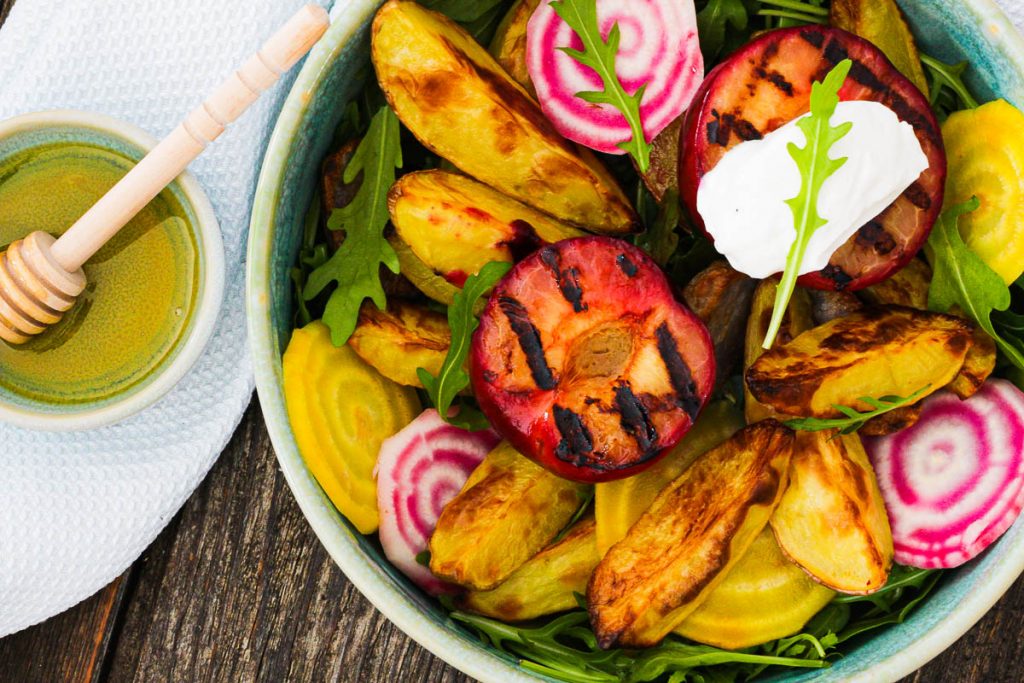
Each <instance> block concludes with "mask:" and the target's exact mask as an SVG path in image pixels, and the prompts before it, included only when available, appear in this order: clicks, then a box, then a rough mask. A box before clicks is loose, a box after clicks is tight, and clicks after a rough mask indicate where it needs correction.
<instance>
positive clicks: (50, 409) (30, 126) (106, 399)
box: [0, 110, 224, 431]
mask: <svg viewBox="0 0 1024 683" xmlns="http://www.w3.org/2000/svg"><path fill="white" fill-rule="evenodd" d="M156 143H157V140H156V138H154V137H153V136H152V135H150V134H149V133H147V132H145V131H144V130H142V129H141V128H138V127H137V126H134V125H132V124H129V123H126V122H124V121H119V120H117V119H114V118H112V117H109V116H105V115H102V114H96V113H93V112H83V111H72V110H55V111H42V112H36V113H31V114H24V115H21V116H16V117H14V118H11V119H7V120H6V121H2V122H0V163H2V162H3V161H4V160H8V159H11V160H14V159H21V158H26V159H32V158H33V157H32V156H31V155H32V154H37V153H40V151H41V150H47V149H53V148H54V147H53V146H58V147H57V149H60V148H61V147H64V146H71V145H75V146H80V148H81V149H89V148H92V149H98V150H102V151H101V152H100V153H101V154H102V153H112V155H113V156H112V157H111V158H116V159H119V160H127V163H130V162H133V161H138V160H139V159H141V158H142V157H143V156H145V154H146V153H147V152H148V151H149V150H150V149H152V148H153V147H154V146H155V145H156ZM26 155H28V156H26ZM97 158H99V157H97ZM12 163H21V162H14V161H12ZM26 163H29V164H30V163H32V162H26ZM61 163H64V160H63V159H62V160H61ZM121 163H122V162H121V161H119V162H118V167H119V168H120V164H121ZM19 168H20V167H19ZM77 172H81V171H77ZM119 172H123V171H119ZM5 179H6V178H5ZM5 179H0V182H3V180H5ZM80 182H81V181H80ZM111 182H113V181H111ZM161 197H168V198H169V199H168V201H167V202H166V203H168V204H170V202H173V204H174V205H176V206H177V207H180V213H178V214H175V215H180V216H182V217H183V218H185V219H186V222H187V224H188V226H189V229H188V230H185V231H181V232H182V235H179V234H178V232H179V231H177V230H171V229H168V230H167V234H169V235H170V234H173V235H174V236H175V238H174V239H175V240H177V241H176V243H178V244H181V245H182V246H181V248H180V249H179V250H178V251H177V252H174V253H176V254H178V256H179V257H182V258H183V257H184V254H185V253H186V252H187V253H188V254H189V255H194V265H190V266H189V270H190V274H191V282H188V283H187V285H185V286H187V287H190V288H191V297H190V299H189V300H190V302H191V310H190V311H184V312H183V311H181V310H178V311H169V310H152V311H149V312H146V315H147V316H149V317H150V318H151V319H157V320H164V319H170V317H171V316H174V315H179V316H184V315H187V316H188V318H187V321H186V322H185V324H184V325H183V326H180V327H179V328H175V329H176V336H175V337H174V338H173V339H167V338H166V337H161V336H159V334H157V333H154V336H153V339H154V346H153V348H152V349H149V348H147V350H146V351H147V352H148V355H146V353H143V354H140V355H139V356H138V358H137V360H138V365H133V364H132V363H134V362H135V360H136V358H135V357H132V359H133V360H132V362H131V363H128V362H126V363H124V365H123V366H120V367H118V368H116V370H115V371H112V372H111V374H110V376H109V377H99V376H97V377H96V381H106V382H108V384H106V385H103V386H99V387H97V391H96V392H95V393H96V396H95V398H94V397H92V396H88V397H85V398H81V399H77V400H75V401H73V402H57V401H55V400H52V398H49V397H48V398H46V399H43V398H38V397H33V396H32V395H31V394H22V393H19V392H16V391H15V390H14V389H9V388H5V387H4V385H3V384H0V420H2V421H4V422H9V423H11V424H13V425H15V426H18V427H25V428H29V429H39V430H48V431H73V430H83V429H92V428H96V427H101V426H104V425H109V424H113V423H115V422H118V421H120V420H123V419H125V418H127V417H129V416H131V415H133V414H135V413H137V412H139V411H140V410H143V409H144V408H146V407H148V406H149V405H151V404H153V403H154V402H156V401H157V400H159V399H160V398H161V397H162V396H164V394H166V393H167V392H168V391H170V390H171V389H172V388H173V387H174V386H175V385H176V384H177V383H178V381H179V380H181V378H182V377H184V376H185V374H186V373H187V372H188V371H189V370H190V369H191V368H192V366H193V365H194V364H195V362H196V360H197V359H198V358H199V356H200V355H201V354H202V352H203V349H204V348H205V347H206V343H207V342H208V341H209V339H210V336H211V335H212V334H213V330H214V327H215V325H216V322H217V318H218V315H219V313H220V307H221V301H222V299H223V293H224V245H223V242H222V240H221V234H220V226H219V224H218V223H217V217H216V215H215V214H214V212H213V207H212V206H211V205H210V200H209V199H207V197H206V194H205V193H204V192H203V189H202V187H200V185H199V183H198V181H196V179H195V178H194V177H193V176H192V174H191V173H188V172H185V173H182V174H181V175H180V176H179V177H178V178H177V179H175V181H174V182H172V183H171V184H170V185H169V186H168V187H167V189H166V190H164V192H163V193H161ZM53 201H54V202H56V201H58V199H57V198H54V199H53ZM86 206H87V205H86ZM82 210H83V211H84V208H83V209H82ZM5 219H9V216H5ZM178 220H180V219H178ZM162 225H163V224H162V223H161V224H160V225H157V226H154V227H153V228H150V229H147V230H146V231H145V232H146V233H149V232H151V231H155V230H158V229H160V226H162ZM16 227H20V226H16ZM67 227H68V226H67V225H63V226H53V228H49V227H45V226H42V225H40V226H36V228H35V229H44V230H46V231H47V232H51V231H54V230H56V229H58V228H67ZM120 236H121V237H122V239H123V240H125V241H126V243H125V244H122V245H121V246H110V247H109V248H110V249H113V250H121V249H127V248H129V246H130V245H131V244H136V243H135V242H131V241H130V238H129V237H126V236H125V232H122V233H121V235H120ZM185 236H187V238H186V237H185ZM116 240H117V238H115V240H112V242H111V245H113V244H114V243H115V241H116ZM186 240H187V242H188V243H187V244H186ZM169 241H170V240H169ZM147 244H152V242H148V243H147ZM103 254H104V252H103V251H101V252H100V253H99V254H97V255H96V256H95V257H94V258H93V259H92V260H91V263H93V262H97V261H102V260H103V259H102V256H103ZM125 260H126V259H122V262H124V261H125ZM91 263H90V264H86V266H85V270H86V273H87V275H88V274H89V272H90V268H91ZM151 265H152V264H151ZM161 265H163V263H162V262H161ZM166 267H167V268H168V269H171V268H175V267H181V264H180V263H176V264H170V263H168V264H166ZM136 271H138V268H136ZM150 272H151V271H145V272H139V274H138V275H136V276H135V277H134V278H133V281H134V282H139V281H144V280H145V279H147V278H148V277H149V276H150V275H149V274H150ZM94 286H96V283H94V282H93V283H90V284H89V287H87V290H86V292H85V294H83V296H81V297H79V301H78V303H76V305H75V307H74V308H72V309H71V311H69V312H68V313H67V314H66V315H65V318H66V319H68V320H69V321H70V320H71V318H72V317H73V316H75V315H80V312H82V311H85V310H86V309H87V308H88V307H89V306H92V308H91V309H90V310H91V311H92V312H93V314H94V315H95V314H96V310H97V308H96V305H97V304H98V301H97V300H96V299H93V300H92V301H86V300H87V299H89V298H90V297H99V296H101V293H102V295H103V296H108V297H109V296H113V295H116V296H117V297H119V300H120V305H123V306H134V307H136V308H139V307H143V308H144V307H145V306H146V305H147V301H146V300H145V299H139V298H138V294H139V293H138V292H133V291H123V292H120V291H117V292H115V291H113V289H114V288H113V287H110V286H109V285H105V286H100V287H96V289H95V291H93V287H94ZM104 287H106V289H104ZM175 291H178V289H175ZM107 302H108V300H107V299H104V302H103V303H104V308H105V309H109V305H107ZM148 303H149V304H150V305H152V302H148ZM100 319H102V318H100ZM168 325H171V323H169V324H168ZM58 327H59V326H54V329H50V330H47V331H46V332H44V333H43V334H44V336H41V337H40V338H39V340H38V341H39V342H45V343H43V344H41V346H33V345H32V344H31V343H30V344H26V345H25V346H24V347H19V350H18V351H17V353H37V352H39V351H40V349H41V347H46V346H52V345H54V344H55V343H56V340H57V339H65V338H62V337H61V334H63V331H55V330H56V329H57V328H58ZM46 335H50V336H49V338H48V337H47V336H46ZM54 335H56V336H54ZM156 340H161V341H159V343H157V342H156ZM0 343H2V342H0ZM63 343H65V344H75V343H76V339H75V337H74V336H70V335H69V336H68V337H66V341H64V342H63ZM57 345H58V346H59V345H60V344H57ZM84 348H85V349H86V351H85V352H84V353H83V354H82V356H81V357H80V356H78V355H75V356H61V358H62V359H63V360H62V361H61V362H71V361H69V360H68V359H69V358H74V362H83V361H82V360H81V358H82V357H86V358H91V357H92V355H91V354H92V353H96V354H102V353H105V352H106V353H111V350H110V348H111V347H110V345H109V344H103V345H98V346H97V347H96V348H94V349H93V348H89V347H88V346H86V347H84ZM47 362H51V363H52V362H54V361H53V358H52V357H51V358H50V359H49V360H48V361H47ZM53 393H54V392H52V391H50V392H49V394H53ZM60 393H61V394H62V395H63V396H67V395H68V393H69V390H68V389H67V387H66V386H64V387H62V388H61V392H60ZM85 393H88V392H85ZM49 394H48V396H49Z"/></svg>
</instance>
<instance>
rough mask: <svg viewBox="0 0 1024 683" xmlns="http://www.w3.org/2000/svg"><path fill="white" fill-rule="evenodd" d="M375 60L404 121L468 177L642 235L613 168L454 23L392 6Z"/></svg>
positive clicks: (580, 221)
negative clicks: (571, 136) (564, 132)
mask: <svg viewBox="0 0 1024 683" xmlns="http://www.w3.org/2000/svg"><path fill="white" fill-rule="evenodd" d="M371 57H372V60H373V65H374V67H375V69H376V71H377V80H378V81H379V82H380V86H381V89H382V90H383V91H384V95H385V96H386V97H387V100H388V102H389V103H390V105H391V107H392V108H393V109H394V110H395V113H397V114H398V117H399V119H401V121H402V123H404V124H405V125H406V127H407V128H408V129H409V130H410V131H411V132H412V133H413V135H415V136H416V137H417V138H418V139H419V140H420V142H422V143H423V144H424V145H425V146H426V147H427V148H429V149H430V150H432V151H433V152H435V153H436V154H438V155H439V156H441V157H444V158H445V159H448V160H449V161H451V162H452V163H454V164H455V165H456V166H457V167H458V168H459V169H460V170H462V171H463V172H465V173H467V174H468V175H471V176H473V177H474V178H476V179H478V180H480V181H481V182H483V183H485V184H487V185H490V186H491V187H493V188H494V189H496V190H498V191H499V192H502V193H504V194H506V195H508V196H510V197H512V198H514V199H517V200H519V201H521V202H523V203H524V204H528V205H530V206H533V207H534V208H536V209H538V210H540V211H543V212H545V213H548V214H550V215H552V216H554V217H555V218H557V219H559V220H561V221H564V222H567V223H571V224H573V225H578V226H580V227H584V228H586V229H588V230H592V231H595V232H603V233H611V234H623V233H630V232H635V231H636V230H638V229H639V227H640V224H639V219H638V217H637V215H636V213H635V212H634V211H633V209H632V207H631V206H630V204H629V201H628V200H627V199H626V196H625V194H623V192H622V190H621V188H619V187H618V185H617V184H615V182H614V181H613V180H612V179H611V176H610V174H609V173H608V172H607V170H606V169H604V167H602V166H601V165H600V164H598V163H597V162H596V161H594V157H593V156H591V155H587V156H582V155H581V154H580V153H579V150H578V148H577V147H576V146H575V145H573V144H571V143H570V142H568V141H566V140H565V139H564V138H563V137H562V136H561V135H559V134H558V132H557V131H556V130H555V127H554V125H553V124H552V123H551V122H550V121H548V119H547V118H546V117H545V116H544V114H543V113H542V112H541V110H540V106H539V105H538V104H537V103H536V102H535V101H534V100H533V98H532V97H530V94H529V93H528V92H527V91H526V90H524V89H523V87H522V86H521V85H519V84H518V83H516V82H515V81H514V80H512V79H511V78H510V77H509V76H508V74H506V73H505V72H504V70H502V68H501V66H499V65H498V63H497V62H496V61H495V60H494V58H493V57H491V56H490V55H489V54H488V53H487V51H486V50H484V49H483V48H482V47H480V45H478V44H477V43H476V41H474V40H473V38H472V37H471V36H470V35H469V34H467V33H466V32H465V31H464V30H462V29H461V28H460V27H459V26H458V25H457V24H455V23H454V22H452V21H450V20H449V19H447V18H446V17H444V16H442V15H441V14H438V13H436V12H432V11H430V10H427V9H424V8H423V7H421V6H420V5H418V4H416V3H415V2H410V1H409V0H390V1H389V2H387V3H386V4H384V6H382V7H381V8H380V10H378V12H377V15H376V17H375V18H374V21H373V27H372V43H371Z"/></svg>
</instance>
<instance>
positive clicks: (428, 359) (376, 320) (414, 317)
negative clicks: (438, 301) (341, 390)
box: [348, 300, 452, 387]
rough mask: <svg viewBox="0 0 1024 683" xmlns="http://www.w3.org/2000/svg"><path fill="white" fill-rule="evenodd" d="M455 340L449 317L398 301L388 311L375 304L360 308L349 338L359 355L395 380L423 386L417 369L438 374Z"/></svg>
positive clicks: (390, 304) (392, 303)
mask: <svg viewBox="0 0 1024 683" xmlns="http://www.w3.org/2000/svg"><path fill="white" fill-rule="evenodd" d="M451 343H452V333H451V330H450V329H449V328H448V319H447V318H446V317H445V316H443V315H441V314H440V313H437V312H435V311H431V310H428V309H426V308H424V307H422V306H416V305H414V304H410V303H406V302H403V301H399V300H392V301H390V302H388V308H387V310H384V311H382V310H380V309H378V308H377V307H376V306H375V305H373V304H372V303H367V304H364V305H363V307H362V308H361V309H360V310H359V321H358V322H357V323H356V329H355V330H354V331H353V332H352V336H351V337H350V338H349V340H348V344H349V346H351V347H352V350H353V351H355V352H356V355H358V356H359V357H360V358H362V359H363V360H364V361H366V362H367V363H368V364H369V365H372V366H373V367H374V368H375V369H376V370H377V372H379V373H380V374H382V375H384V376H385V377H387V378H388V379H390V380H391V381H392V382H397V383H398V384H404V385H405V386H410V387H422V386H423V384H422V383H421V382H420V380H419V377H417V376H416V368H424V369H426V370H427V371H428V372H429V373H430V374H432V375H435V376H436V375H437V374H438V373H439V372H440V371H441V365H442V364H443V363H444V358H445V356H446V355H447V354H448V347H449V346H451Z"/></svg>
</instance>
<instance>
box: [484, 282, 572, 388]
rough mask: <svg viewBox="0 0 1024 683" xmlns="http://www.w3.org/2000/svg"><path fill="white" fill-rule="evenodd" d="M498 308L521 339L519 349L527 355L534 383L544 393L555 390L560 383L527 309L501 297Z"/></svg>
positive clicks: (507, 297) (508, 297) (506, 297)
mask: <svg viewBox="0 0 1024 683" xmlns="http://www.w3.org/2000/svg"><path fill="white" fill-rule="evenodd" d="M498 306H499V307H500V308H501V312H502V313H504V314H505V317H506V318H508V324H509V326H510V327H511V328H512V331H513V332H515V335H516V336H517V337H518V338H519V348H521V349H522V350H523V353H524V354H525V355H526V364H527V366H529V368H530V374H531V375H532V376H533V381H534V382H535V383H536V384H537V386H538V387H539V388H540V389H543V390H544V391H550V390H551V389H554V388H555V387H556V386H557V384H558V383H557V382H556V381H555V377H554V375H553V374H552V372H551V368H550V367H548V361H547V359H546V358H545V357H544V345H543V344H542V343H541V341H540V331H538V330H537V327H536V326H535V325H534V324H533V323H532V322H531V321H530V315H529V313H527V311H526V307H525V306H523V305H522V304H521V303H519V301H517V300H516V299H513V298H512V297H510V296H502V297H499V298H498Z"/></svg>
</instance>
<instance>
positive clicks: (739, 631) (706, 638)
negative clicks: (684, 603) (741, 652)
mask: <svg viewBox="0 0 1024 683" xmlns="http://www.w3.org/2000/svg"><path fill="white" fill-rule="evenodd" d="M833 597H835V592H833V591H831V590H829V589H828V588H825V587H824V586H821V585H819V584H817V583H815V582H814V581H812V580H811V579H810V578H809V577H808V576H807V575H806V574H805V573H804V572H803V571H801V570H800V568H799V567H798V566H796V565H795V564H793V563H792V562H790V561H789V560H788V559H787V558H786V556H785V555H783V554H782V551H781V550H779V544H778V543H777V542H776V541H775V536H773V535H772V532H771V530H770V529H765V530H764V531H762V532H761V534H760V535H759V536H758V537H757V538H756V539H754V543H753V545H751V546H750V549H749V550H747V552H746V553H744V554H743V557H742V558H740V561H739V562H737V563H736V566H735V567H733V568H732V569H731V570H730V571H729V573H728V574H726V576H725V579H724V580H723V581H722V583H720V584H718V587H717V588H715V590H713V591H711V594H710V595H708V598H707V600H705V601H704V602H703V603H701V605H700V606H699V607H698V608H697V609H696V610H695V611H694V612H693V614H691V615H690V616H688V617H687V618H686V620H685V621H683V623H681V624H679V626H677V627H676V631H675V632H676V633H678V634H679V635H681V636H683V637H684V638H689V639H690V640H695V641H697V642H698V643H705V644H707V645H714V646H716V647H722V648H726V649H729V650H736V649H739V648H743V647H751V646H753V645H760V644H761V643H767V642H768V641H771V640H775V639H776V638H784V637H786V636H789V635H792V634H794V633H797V632H799V631H800V630H801V629H802V628H803V627H804V625H805V624H806V623H807V622H808V620H810V618H811V617H813V616H814V615H815V614H817V613H818V612H819V611H820V610H821V608H822V607H824V606H825V605H827V604H828V603H829V601H830V600H832V598H833Z"/></svg>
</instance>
